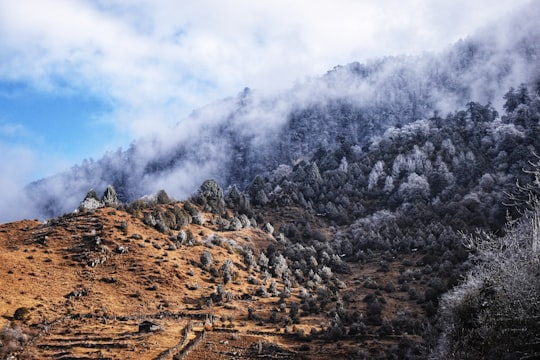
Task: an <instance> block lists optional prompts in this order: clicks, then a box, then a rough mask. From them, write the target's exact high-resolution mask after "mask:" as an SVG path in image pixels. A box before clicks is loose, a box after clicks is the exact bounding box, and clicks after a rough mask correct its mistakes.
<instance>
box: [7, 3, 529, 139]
mask: <svg viewBox="0 0 540 360" xmlns="http://www.w3.org/2000/svg"><path fill="white" fill-rule="evenodd" d="M523 2H524V1H523V0H521V1H516V0H511V1H510V0H501V1H497V2H496V3H495V4H494V3H493V2H491V1H465V0H461V1H452V2H448V1H442V0H439V1H421V0H411V1H400V0H387V1H377V2H366V1H354V0H336V1H321V0H319V1H294V2H290V1H284V0H279V1H245V0H234V1H227V2H223V1H211V0H202V1H197V2H187V1H180V2H179V1H173V0H165V1H159V2H154V1H145V0H136V1H120V0H118V1H83V0H80V1H75V0H53V1H47V2H43V1H39V0H18V1H5V2H2V3H1V4H0V14H1V15H0V34H1V35H0V51H1V53H2V54H4V56H5V60H3V61H2V62H1V65H0V78H3V79H12V80H22V81H27V82H30V83H31V84H33V86H35V87H37V88H40V89H43V90H46V91H74V92H87V91H90V92H92V93H94V94H96V95H99V96H101V97H105V98H110V99H111V100H112V101H113V102H114V104H116V106H117V109H119V113H114V112H113V116H112V119H110V120H111V121H115V122H116V124H117V126H118V127H119V128H120V129H122V130H123V131H131V134H132V135H133V136H139V135H141V134H142V133H145V132H146V131H147V129H148V128H149V127H156V126H158V125H163V124H169V125H170V124H173V123H175V122H176V121H178V120H180V118H181V117H183V116H185V115H186V114H187V113H188V112H189V111H190V110H191V109H193V108H195V107H199V106H202V105H204V104H205V103H208V102H210V101H211V100H213V99H216V98H220V97H223V96H227V95H231V94H235V93H236V92H238V91H240V90H241V89H242V88H243V87H244V86H250V87H254V88H257V89H260V90H275V89H281V88H287V87H289V86H290V85H292V84H293V82H294V81H295V80H297V79H302V78H304V77H305V76H317V75H319V74H321V73H324V72H325V71H326V70H328V69H330V68H332V67H333V66H334V65H337V64H343V63H348V62H351V61H355V60H359V61H366V60H367V59H368V58H372V57H375V56H382V55H387V54H397V53H417V52H421V51H424V50H427V51H433V50H434V51H438V50H441V49H442V48H443V47H444V46H446V45H448V44H449V43H450V42H453V41H455V40H457V39H458V38H459V37H464V36H466V35H467V34H468V33H470V32H471V31H472V30H474V29H475V28H476V27H477V26H478V25H480V24H483V23H485V22H486V21H488V20H493V19H494V18H496V17H497V16H499V14H501V13H502V12H504V11H508V10H509V9H511V8H512V7H515V6H516V4H517V3H523ZM58 79H61V80H62V81H60V82H59V81H58ZM60 83H61V84H62V85H60ZM126 113H129V114H130V115H131V116H130V117H129V118H128V117H126V116H114V115H122V114H126ZM139 113H140V114H141V116H140V117H139V116H137V114H139ZM148 114H152V116H149V115H148Z"/></svg>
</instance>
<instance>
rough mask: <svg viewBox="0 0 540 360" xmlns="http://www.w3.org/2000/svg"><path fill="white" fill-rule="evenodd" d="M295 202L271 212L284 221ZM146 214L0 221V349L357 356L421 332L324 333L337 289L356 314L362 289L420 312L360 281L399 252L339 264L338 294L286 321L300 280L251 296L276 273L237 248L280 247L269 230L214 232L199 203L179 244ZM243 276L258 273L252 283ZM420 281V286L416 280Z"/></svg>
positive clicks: (394, 274) (400, 296)
mask: <svg viewBox="0 0 540 360" xmlns="http://www.w3.org/2000/svg"><path fill="white" fill-rule="evenodd" d="M161 206H172V205H161ZM298 211H300V210H298V209H289V210H288V211H285V212H281V215H280V214H279V213H277V212H269V213H268V214H267V216H268V218H269V219H271V220H272V221H273V222H275V223H276V224H279V223H280V222H286V221H289V220H288V217H290V216H295V215H294V214H295V213H297V212H298ZM201 212H202V210H201ZM143 216H144V211H142V212H140V213H136V212H135V213H133V214H130V213H128V212H125V211H123V210H119V209H113V208H101V209H98V210H95V211H92V212H82V213H74V214H68V215H65V216H63V217H60V218H57V219H53V220H50V221H48V222H45V223H40V222H38V221H29V220H24V221H19V222H14V223H9V224H4V225H0V316H1V317H0V328H1V329H2V332H1V333H0V335H1V337H0V340H1V342H0V355H2V356H7V355H8V354H10V353H11V354H13V355H15V356H17V357H18V358H29V359H45V358H51V359H95V358H109V359H134V358H136V359H167V358H168V359H171V358H186V359H203V358H204V359H230V358H237V359H250V358H263V357H266V358H269V357H270V358H281V359H285V358H313V359H317V358H318V359H324V358H330V357H335V356H338V355H339V354H341V355H339V356H342V357H351V356H355V357H360V358H361V357H362V356H370V355H373V354H383V353H384V352H385V351H387V349H390V348H392V347H394V348H397V347H398V346H399V344H401V343H402V342H403V341H404V340H406V341H409V342H417V341H419V338H418V336H417V335H413V334H408V333H407V332H400V333H398V334H396V333H393V332H391V333H385V334H381V332H380V331H378V329H379V327H378V326H377V327H375V326H368V327H367V329H366V331H364V332H362V333H361V334H358V335H356V336H345V335H346V334H344V336H341V337H340V338H338V339H331V338H330V337H328V336H323V335H321V334H325V331H327V330H328V328H329V327H330V324H331V322H332V319H333V317H335V314H334V313H333V312H332V309H335V308H336V301H337V300H338V299H339V300H340V301H344V302H346V305H347V309H348V310H349V311H352V312H358V313H360V314H362V313H363V312H365V311H366V306H367V305H366V304H367V303H366V301H364V300H365V297H366V295H368V294H373V293H375V294H376V295H375V296H378V295H380V296H381V297H383V298H384V301H385V303H386V305H385V306H384V309H383V312H382V317H383V318H384V319H389V320H391V319H395V318H399V317H400V316H401V315H402V314H404V313H407V314H418V316H419V317H422V316H423V315H422V310H421V309H420V308H419V306H418V305H417V304H416V303H415V302H414V301H410V300H409V295H408V294H407V292H405V291H400V290H399V289H398V290H396V291H392V292H384V291H382V288H383V286H382V285H381V286H380V288H375V289H374V288H373V287H371V286H368V287H366V283H370V284H372V283H378V284H384V285H387V284H389V283H394V284H397V281H398V280H397V279H398V277H399V274H400V272H402V271H403V269H400V263H399V262H398V261H396V262H394V263H392V264H391V266H390V270H389V271H387V272H379V271H377V267H378V265H377V264H376V263H368V264H364V265H359V264H352V273H351V274H348V275H340V280H341V281H343V282H344V283H345V284H346V287H344V288H343V289H341V290H339V291H340V293H339V297H338V298H332V299H331V301H330V303H329V304H328V305H327V306H326V308H325V309H323V311H321V312H319V313H318V314H307V313H305V314H302V315H301V318H300V321H298V323H296V324H293V323H292V322H291V321H290V319H289V318H288V316H287V315H288V314H289V311H290V310H289V308H290V305H291V303H293V302H296V303H301V299H300V295H299V292H300V287H301V284H293V285H292V287H291V296H290V297H287V298H282V299H281V300H280V298H279V296H275V295H274V294H269V295H268V296H257V291H258V289H259V288H260V287H261V285H262V286H265V287H266V288H268V286H269V285H270V283H271V282H272V281H276V283H277V289H278V291H281V290H282V289H283V288H284V284H283V281H282V280H281V279H279V278H268V279H265V277H264V276H263V274H261V272H260V271H259V269H258V268H257V267H256V266H255V267H254V266H248V265H247V264H246V263H245V261H244V257H243V249H246V248H251V249H253V251H254V253H255V255H258V253H259V252H260V251H261V250H263V249H265V248H267V247H268V245H270V244H272V245H274V246H275V247H276V248H279V246H280V244H279V243H278V242H277V241H276V239H275V238H274V237H273V236H272V235H271V234H269V233H267V232H265V231H263V230H261V229H259V228H244V229H241V230H238V231H220V230H219V226H218V225H216V224H217V222H216V221H214V220H215V219H214V218H215V216H216V215H213V214H210V213H203V216H204V218H205V220H206V221H204V225H195V224H189V225H186V226H184V228H183V229H184V230H185V231H188V232H190V233H191V234H193V238H194V239H193V243H192V244H191V245H185V244H179V243H178V242H177V241H176V232H174V231H168V232H166V233H162V232H159V231H157V230H156V229H155V228H154V227H150V226H148V225H145V223H144V222H143V221H142V218H143ZM314 226H315V225H314ZM321 230H324V229H321ZM325 231H326V230H325ZM216 239H219V241H216ZM205 251H208V252H210V254H211V255H212V258H213V261H212V264H211V265H210V266H208V267H205V266H203V264H201V254H202V253H203V252H205ZM226 260H227V261H228V260H230V262H232V266H231V271H230V273H231V275H232V276H231V280H230V281H229V282H228V283H224V279H223V273H222V270H220V269H221V267H222V266H223V264H224V262H226ZM407 260H408V261H409V262H414V260H415V259H407ZM249 277H251V279H252V280H253V279H256V282H258V284H253V283H250V282H249V281H248V278H249ZM252 282H253V281H252ZM417 286H418V289H419V290H421V288H422V285H421V284H417ZM219 291H221V293H219ZM342 299H344V300H342ZM280 302H283V303H284V305H281V304H280ZM272 316H273V318H272ZM415 316H417V315H415ZM269 319H271V320H269ZM143 321H150V322H152V323H153V324H155V326H154V327H153V329H152V331H150V332H148V333H146V332H139V325H140V324H141V323H142V322H143ZM330 340H332V341H330ZM336 354H337V355H336ZM380 356H382V355H380Z"/></svg>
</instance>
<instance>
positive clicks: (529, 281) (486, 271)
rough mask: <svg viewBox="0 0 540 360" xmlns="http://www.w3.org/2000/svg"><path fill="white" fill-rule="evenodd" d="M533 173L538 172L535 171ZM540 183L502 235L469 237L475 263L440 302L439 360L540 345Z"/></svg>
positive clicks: (514, 352)
mask: <svg viewBox="0 0 540 360" xmlns="http://www.w3.org/2000/svg"><path fill="white" fill-rule="evenodd" d="M535 178H536V179H538V178H540V173H539V172H538V168H537V170H535ZM538 185H539V183H533V184H532V186H530V187H524V189H526V190H527V192H528V195H527V196H526V199H527V200H526V204H527V205H528V208H526V210H524V213H523V216H522V217H521V218H520V219H519V220H516V221H512V222H511V223H510V224H509V225H508V228H507V230H506V234H505V235H504V236H503V237H496V236H494V235H490V234H486V233H483V234H479V235H476V236H470V237H468V238H466V239H465V245H466V246H467V248H468V249H469V250H470V251H471V254H472V256H473V260H474V261H475V263H477V266H476V267H475V268H474V269H473V271H472V272H471V273H470V274H469V275H468V277H467V279H466V281H465V282H464V283H463V284H461V285H460V286H458V287H456V288H455V289H453V290H452V291H451V292H449V293H447V294H445V295H444V296H443V297H442V300H441V306H440V326H441V328H442V335H441V337H440V339H439V343H438V347H437V349H436V352H435V354H434V357H435V358H439V359H465V358H470V359H473V358H474V359H516V358H520V359H525V358H527V359H529V358H536V357H537V356H538V352H537V349H539V348H540V322H539V319H540V246H539V244H540V206H539V202H538V197H537V194H535V193H533V192H532V191H533V190H534V189H536V190H537V189H538Z"/></svg>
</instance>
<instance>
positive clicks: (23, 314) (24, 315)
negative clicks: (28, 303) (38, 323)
mask: <svg viewBox="0 0 540 360" xmlns="http://www.w3.org/2000/svg"><path fill="white" fill-rule="evenodd" d="M29 317H30V310H28V308H25V307H20V308H18V309H17V310H15V313H14V314H13V318H14V319H15V320H19V321H25V320H27V319H28V318H29Z"/></svg>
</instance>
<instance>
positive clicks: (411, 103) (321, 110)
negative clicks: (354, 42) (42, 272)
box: [26, 5, 540, 217]
mask: <svg viewBox="0 0 540 360" xmlns="http://www.w3.org/2000/svg"><path fill="white" fill-rule="evenodd" d="M536 8H537V6H535V5H531V6H530V9H528V10H529V11H525V12H523V13H520V14H518V16H516V17H515V18H509V19H506V20H504V21H501V22H500V23H498V24H493V25H491V26H489V27H487V28H485V29H484V30H482V31H479V32H478V33H477V34H475V35H474V36H471V37H470V38H468V39H465V40H461V41H459V42H458V43H456V44H455V45H453V46H452V47H450V48H448V50H446V51H444V52H442V53H440V54H424V55H421V56H414V57H412V56H410V57H407V56H398V57H386V58H382V59H375V60H370V61H367V62H364V63H351V64H348V65H345V66H337V67H335V68H334V69H332V70H331V71H329V72H328V73H327V74H325V75H324V76H321V77H319V78H314V79H309V80H306V81H304V82H302V83H298V84H296V85H294V86H293V87H292V88H291V89H290V90H288V91H286V92H283V93H280V94H275V95H260V94H259V93H258V92H257V91H253V90H250V89H248V88H246V89H245V90H244V91H242V92H241V93H239V94H238V95H237V96H234V97H231V98H227V99H223V100H221V101H217V102H215V103H213V104H210V105H208V106H206V107H204V108H201V109H198V110H196V111H194V112H193V113H192V114H191V116H189V117H188V118H186V119H183V120H181V121H180V122H179V123H178V125H177V126H176V127H175V128H174V129H156V131H157V135H151V136H149V137H147V138H144V139H139V140H136V141H134V142H133V144H132V145H131V146H130V147H129V148H128V149H126V150H118V151H116V152H111V153H107V154H106V155H105V156H104V157H102V158H101V159H98V160H92V159H89V160H85V161H84V162H83V163H81V164H79V165H77V166H74V167H73V168H72V169H70V170H68V171H66V172H64V173H61V174H58V175H56V176H53V177H50V178H47V179H43V180H40V181H37V182H35V183H32V184H30V185H29V186H28V187H27V188H26V192H27V195H28V197H29V198H30V199H31V203H32V204H33V205H34V206H35V208H36V216H40V217H50V216H55V215H59V214H61V213H63V212H66V211H72V210H73V209H75V208H76V207H77V205H78V203H79V201H80V199H81V198H82V197H84V194H86V192H87V191H88V190H89V189H90V188H95V189H97V190H98V191H102V190H103V189H105V187H106V186H107V185H108V184H112V185H113V186H114V188H115V189H116V191H117V192H118V198H119V200H121V201H124V202H125V201H132V200H134V199H137V198H139V197H141V196H143V195H147V194H152V193H156V192H157V191H158V190H160V189H167V191H168V192H169V193H170V194H171V195H172V196H173V197H175V198H183V197H186V196H189V195H191V194H193V192H194V191H196V189H197V187H198V186H199V184H201V183H202V182H203V181H204V180H206V179H208V178H213V179H215V180H216V181H217V182H218V183H219V184H221V185H222V186H223V187H224V188H227V187H228V186H230V185H232V184H237V185H238V186H239V188H240V189H244V188H245V186H247V185H248V184H249V183H251V181H252V180H253V179H254V178H255V177H256V176H257V175H262V176H266V175H268V174H270V173H271V172H272V171H273V170H274V169H276V168H278V166H280V165H284V166H293V165H294V164H296V163H297V162H298V161H301V160H306V159H309V158H311V157H312V156H313V155H314V154H315V153H316V152H317V151H318V150H319V149H320V148H322V149H324V150H327V151H335V150H337V149H339V148H340V147H341V146H342V144H343V143H349V144H353V145H358V146H360V147H361V148H362V147H364V146H365V145H366V144H367V143H368V142H369V141H370V139H371V138H372V137H373V136H382V135H383V134H384V133H385V131H387V130H388V129H389V128H391V127H397V128H399V127H402V126H405V125H407V124H409V123H412V122H416V121H418V120H422V119H424V120H426V119H429V118H431V117H433V114H434V113H438V114H440V115H439V116H441V117H443V118H445V116H446V115H445V114H447V113H452V112H454V111H455V110H456V109H460V108H463V107H465V106H466V104H467V103H469V102H470V101H475V102H478V103H480V104H488V103H491V104H493V107H494V108H495V109H497V110H498V111H502V110H503V108H502V105H503V104H504V102H505V100H504V99H503V95H504V94H505V93H506V92H507V91H508V89H509V88H510V86H514V87H516V86H519V84H521V83H524V84H528V85H531V86H532V85H533V84H532V83H531V80H534V79H536V78H537V75H538V67H537V61H536V59H537V56H538V47H537V45H536V44H538V39H539V38H540V36H539V35H540V34H539V32H540V31H539V30H538V28H537V26H535V24H536V17H535V16H534V15H535V14H537V13H538V11H537V9H536ZM518 25H519V26H518ZM510 32H511V34H512V37H511V38H510V37H508V36H507V35H506V34H508V33H510ZM503 35H504V36H503ZM515 91H516V92H518V91H519V89H518V90H515ZM509 106H510V107H514V105H513V104H510V103H509ZM512 110H515V108H513V109H512ZM165 130H167V131H165ZM452 145H454V147H455V146H456V144H455V143H453V142H452ZM458 155H459V156H462V160H467V158H466V156H467V153H466V152H465V153H463V154H458ZM434 160H436V159H434ZM445 164H446V163H445ZM385 166H388V164H386V163H385ZM396 166H398V165H396ZM400 166H401V165H400ZM461 171H463V172H467V169H466V167H463V168H462V169H461ZM442 172H443V173H444V170H442ZM375 175H377V174H375V173H374V174H373V176H375ZM381 176H382V174H381ZM388 176H391V174H388V173H385V177H384V179H382V178H381V179H377V180H380V181H381V182H384V184H385V185H386V189H387V190H388V189H392V190H394V189H395V190H396V191H398V190H400V186H401V185H402V184H401V183H400V184H399V186H398V184H393V183H392V181H394V180H395V179H394V176H392V177H388ZM426 176H427V175H426ZM433 176H436V175H433ZM437 176H438V175H437ZM410 180H411V181H410V182H408V184H409V185H403V186H401V190H400V191H401V192H400V194H401V195H402V196H406V197H407V196H412V197H415V196H425V195H426V193H427V191H428V190H429V192H432V191H436V189H435V190H433V189H431V188H430V189H426V188H425V187H424V188H423V189H421V188H420V187H418V185H419V184H420V183H424V185H425V182H424V181H423V180H426V179H422V178H417V177H415V176H414V175H411V179H410ZM427 180H429V179H427ZM439 180H440V182H443V183H444V181H448V179H444V177H443V176H442V175H441V176H439ZM457 180H458V181H460V178H458V179H457ZM428 182H429V181H428ZM382 184H383V183H381V184H380V185H382ZM371 185H375V184H374V183H372V184H371ZM383 190H384V186H383Z"/></svg>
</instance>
